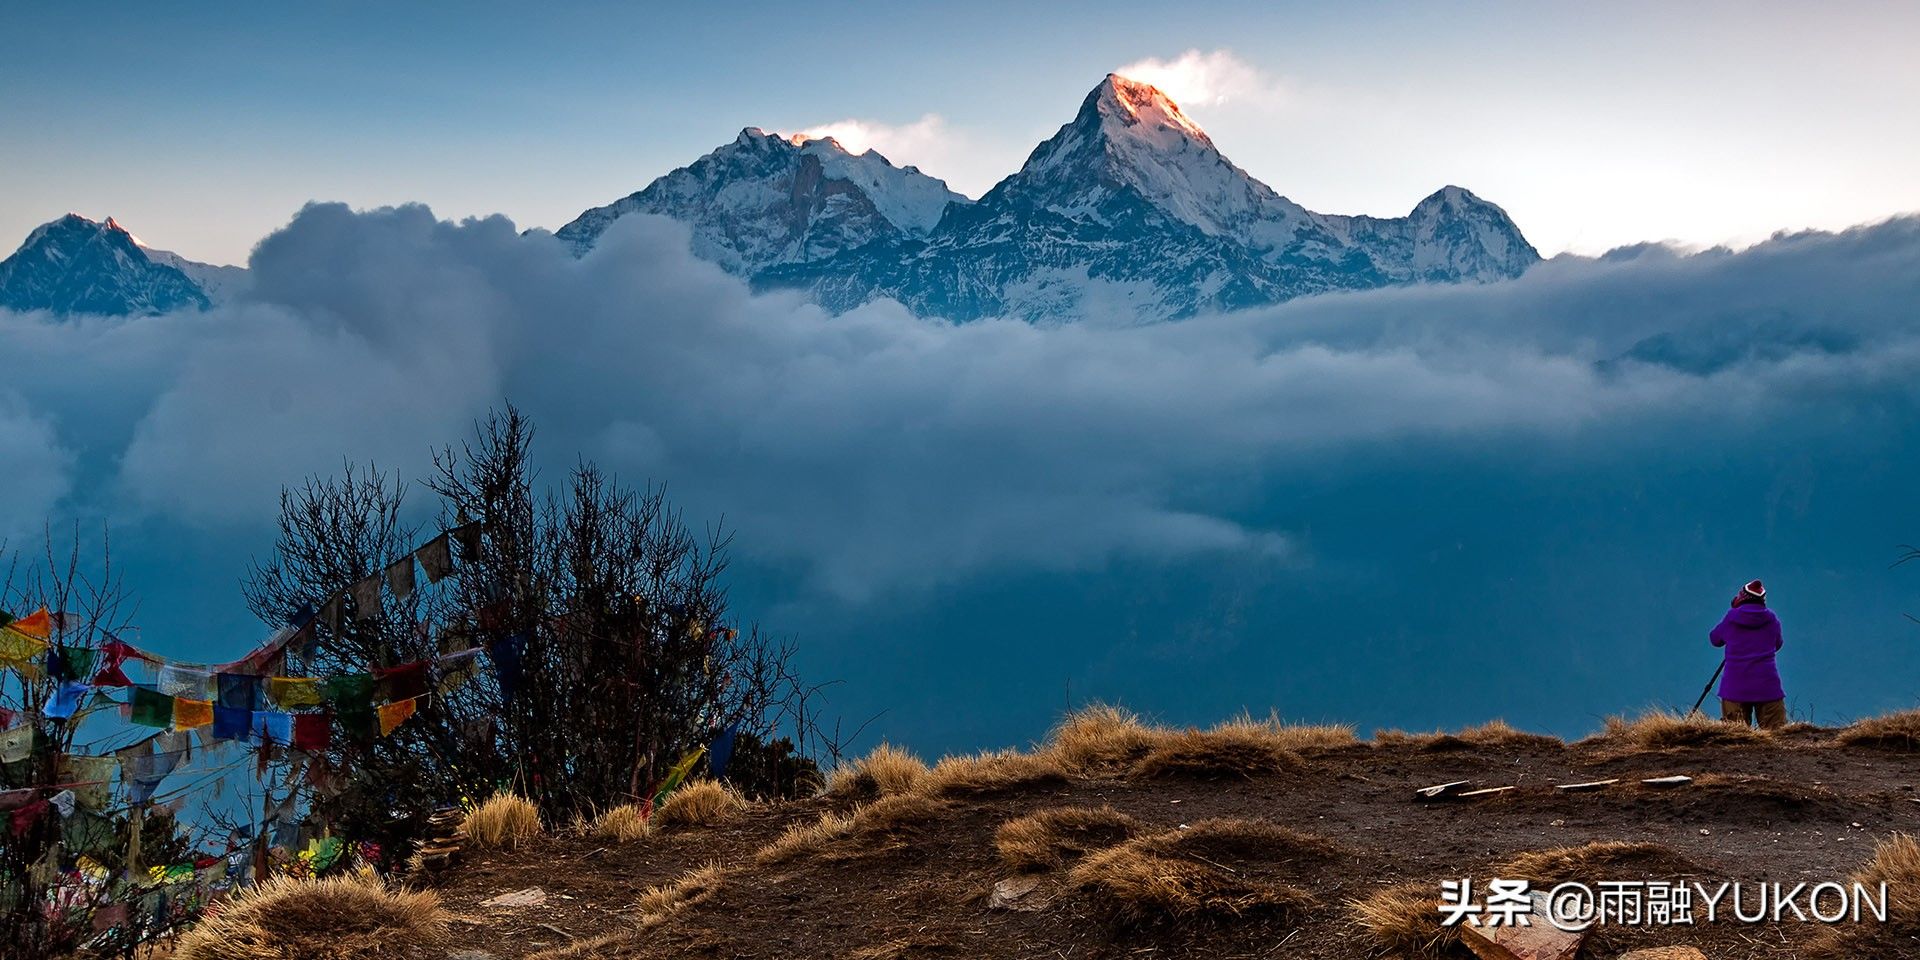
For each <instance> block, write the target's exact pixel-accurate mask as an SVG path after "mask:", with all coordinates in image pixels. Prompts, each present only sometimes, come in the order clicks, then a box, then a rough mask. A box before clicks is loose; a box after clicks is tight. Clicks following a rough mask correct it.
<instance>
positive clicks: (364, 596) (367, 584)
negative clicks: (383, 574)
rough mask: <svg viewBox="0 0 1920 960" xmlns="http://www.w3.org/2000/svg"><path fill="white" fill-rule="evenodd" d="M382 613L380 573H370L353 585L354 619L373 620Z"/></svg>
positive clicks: (357, 620)
mask: <svg viewBox="0 0 1920 960" xmlns="http://www.w3.org/2000/svg"><path fill="white" fill-rule="evenodd" d="M379 615H380V575H379V574H377V573H370V574H368V575H366V576H365V577H362V578H361V579H360V582H358V583H356V584H354V585H353V619H354V621H355V622H359V621H363V620H371V619H373V618H374V617H377V616H379Z"/></svg>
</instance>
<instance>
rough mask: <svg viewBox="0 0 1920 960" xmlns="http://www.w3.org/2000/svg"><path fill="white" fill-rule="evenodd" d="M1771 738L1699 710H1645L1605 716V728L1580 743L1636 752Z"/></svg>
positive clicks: (1762, 741) (1732, 743) (1616, 751)
mask: <svg viewBox="0 0 1920 960" xmlns="http://www.w3.org/2000/svg"><path fill="white" fill-rule="evenodd" d="M1771 739H1772V736H1771V735H1770V734H1769V733H1767V732H1766V731H1764V730H1755V729H1754V728H1752V727H1749V726H1746V725H1744V724H1738V723H1728V722H1726V721H1725V720H1721V719H1719V718H1717V717H1709V716H1707V715H1706V714H1703V713H1694V714H1686V715H1682V714H1678V713H1674V712H1672V711H1670V710H1649V711H1647V712H1646V713H1643V714H1641V715H1640V716H1638V717H1635V718H1634V719H1632V720H1628V719H1627V718H1625V717H1608V718H1607V727H1606V729H1605V730H1603V731H1601V732H1600V733H1599V734H1598V735H1597V736H1593V737H1589V738H1587V739H1586V740H1582V741H1581V743H1582V744H1588V745H1592V746H1598V747H1600V748H1602V749H1603V750H1605V751H1609V752H1614V753H1637V752H1640V751H1646V750H1675V749H1679V748H1682V747H1705V746H1734V745H1738V744H1744V743H1765V742H1767V741H1768V740H1771Z"/></svg>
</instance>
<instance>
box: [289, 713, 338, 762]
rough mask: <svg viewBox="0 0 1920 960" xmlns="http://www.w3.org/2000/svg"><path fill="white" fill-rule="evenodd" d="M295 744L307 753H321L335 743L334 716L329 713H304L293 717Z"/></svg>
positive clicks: (296, 747)
mask: <svg viewBox="0 0 1920 960" xmlns="http://www.w3.org/2000/svg"><path fill="white" fill-rule="evenodd" d="M293 745H294V747H295V749H298V750H304V751H306V752H307V753H320V752H321V751H324V750H326V749H327V748H328V747H329V746H332V745H333V716H332V715H331V714H328V713H324V712H323V713H302V714H296V715H295V716H294V718H293Z"/></svg>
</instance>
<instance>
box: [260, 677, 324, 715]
mask: <svg viewBox="0 0 1920 960" xmlns="http://www.w3.org/2000/svg"><path fill="white" fill-rule="evenodd" d="M267 698H268V699H270V700H272V701H273V702H274V704H275V705H276V706H279V707H281V708H282V709H286V710H299V709H302V708H305V707H317V706H319V705H320V704H322V703H325V702H326V697H325V696H323V695H322V691H321V689H320V683H319V681H317V680H315V679H313V678H312V677H268V678H267Z"/></svg>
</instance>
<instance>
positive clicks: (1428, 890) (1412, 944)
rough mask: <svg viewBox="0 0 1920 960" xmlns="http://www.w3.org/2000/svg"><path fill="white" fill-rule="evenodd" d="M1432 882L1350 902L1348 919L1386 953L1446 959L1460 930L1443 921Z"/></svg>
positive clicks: (1423, 959)
mask: <svg viewBox="0 0 1920 960" xmlns="http://www.w3.org/2000/svg"><path fill="white" fill-rule="evenodd" d="M1435 889H1437V888H1436V887H1435V886H1434V885H1433V884H1429V883H1401V884H1395V885H1393V886H1391V887H1386V888H1384V889H1381V890H1377V891H1375V892H1373V893H1372V894H1369V895H1368V896H1366V897H1364V898H1361V899H1357V900H1348V901H1347V916H1348V917H1349V918H1350V919H1352V920H1353V923H1354V925H1355V926H1357V927H1359V928H1360V929H1361V930H1363V931H1365V932H1366V934H1367V936H1369V937H1371V938H1373V941H1374V943H1375V944H1376V945H1377V946H1378V947H1379V948H1380V949H1381V950H1382V951H1383V952H1385V953H1386V954H1388V955H1390V956H1396V957H1417V958H1420V960H1442V958H1445V957H1448V956H1451V955H1453V954H1454V953H1455V952H1456V951H1455V950H1454V949H1453V948H1454V945H1455V944H1457V943H1459V942H1460V931H1459V930H1457V929H1455V928H1452V927H1448V926H1445V925H1443V924H1441V922H1440V898H1439V897H1437V896H1435V895H1434V891H1435Z"/></svg>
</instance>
